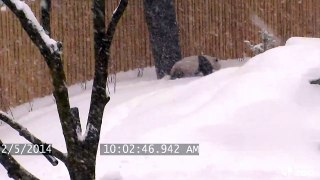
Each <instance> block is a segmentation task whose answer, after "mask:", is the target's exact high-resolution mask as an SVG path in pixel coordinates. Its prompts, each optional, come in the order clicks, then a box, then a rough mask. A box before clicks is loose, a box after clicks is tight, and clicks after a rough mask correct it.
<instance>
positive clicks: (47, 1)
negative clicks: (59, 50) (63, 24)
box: [40, 0, 51, 36]
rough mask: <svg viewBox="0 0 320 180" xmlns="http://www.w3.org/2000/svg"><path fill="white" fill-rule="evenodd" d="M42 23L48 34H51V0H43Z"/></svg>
mask: <svg viewBox="0 0 320 180" xmlns="http://www.w3.org/2000/svg"><path fill="white" fill-rule="evenodd" d="M40 5H41V25H42V27H43V29H44V30H45V31H46V34H47V35H48V36H50V34H51V26H50V12H51V0H41V2H40Z"/></svg>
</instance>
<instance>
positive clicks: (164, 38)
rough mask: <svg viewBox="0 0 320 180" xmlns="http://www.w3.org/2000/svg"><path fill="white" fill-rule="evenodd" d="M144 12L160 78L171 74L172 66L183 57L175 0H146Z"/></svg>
mask: <svg viewBox="0 0 320 180" xmlns="http://www.w3.org/2000/svg"><path fill="white" fill-rule="evenodd" d="M144 14H145V18H146V21H147V25H148V29H149V35H150V42H151V46H152V54H153V58H154V61H155V66H156V72H157V77H158V78H159V79H160V78H162V77H163V76H165V75H166V74H170V70H171V68H172V66H173V65H174V64H175V63H176V62H177V61H178V60H180V59H181V49H180V45H179V28H178V23H177V20H176V12H175V5H174V0H144Z"/></svg>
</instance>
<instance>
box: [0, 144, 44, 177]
mask: <svg viewBox="0 0 320 180" xmlns="http://www.w3.org/2000/svg"><path fill="white" fill-rule="evenodd" d="M2 144H3V143H2V141H1V140H0V164H2V165H3V167H4V168H5V169H6V170H7V171H8V176H9V177H10V178H13V179H23V180H39V179H38V178H37V177H35V176H34V175H32V174H31V173H30V172H28V171H27V170H26V169H24V168H23V167H22V166H21V165H20V164H19V163H18V162H17V161H16V160H15V159H14V158H13V157H12V156H11V155H10V154H9V153H8V151H6V150H4V149H3V148H2ZM3 152H4V153H3Z"/></svg>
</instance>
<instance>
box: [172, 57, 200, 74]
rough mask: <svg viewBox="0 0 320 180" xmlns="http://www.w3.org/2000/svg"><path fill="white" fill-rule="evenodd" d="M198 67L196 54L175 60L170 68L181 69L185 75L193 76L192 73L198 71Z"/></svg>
mask: <svg viewBox="0 0 320 180" xmlns="http://www.w3.org/2000/svg"><path fill="white" fill-rule="evenodd" d="M198 67H199V62H198V56H189V57H185V58H183V59H181V60H180V61H178V62H176V64H175V65H174V67H173V68H172V69H173V70H181V71H183V72H184V75H185V76H194V73H195V72H197V71H198Z"/></svg>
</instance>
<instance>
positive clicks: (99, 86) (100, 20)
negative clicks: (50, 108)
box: [85, 0, 128, 151]
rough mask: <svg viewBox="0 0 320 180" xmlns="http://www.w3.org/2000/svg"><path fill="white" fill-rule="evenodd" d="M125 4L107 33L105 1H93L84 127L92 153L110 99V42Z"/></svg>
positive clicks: (118, 10)
mask: <svg viewBox="0 0 320 180" xmlns="http://www.w3.org/2000/svg"><path fill="white" fill-rule="evenodd" d="M127 4H128V0H120V3H119V5H118V7H117V9H116V10H115V11H114V13H113V15H112V19H111V22H110V23H109V25H108V29H107V31H106V24H105V1H104V0H94V4H93V14H94V19H93V24H94V30H95V32H94V42H95V45H94V51H95V74H94V78H93V87H92V94H91V102H90V110H89V115H88V121H87V127H86V128H87V129H86V131H87V136H86V137H85V142H86V143H90V144H91V145H92V146H93V148H92V150H93V151H95V150H96V148H97V146H98V142H99V135H100V131H101V124H102V117H103V112H104V107H105V105H106V104H107V103H108V102H109V100H110V97H109V96H108V95H107V93H106V86H107V77H108V72H107V71H108V63H109V58H110V47H111V42H112V39H113V35H114V33H115V29H116V26H117V24H118V22H119V20H120V18H121V16H122V15H123V13H124V11H125V9H126V7H127Z"/></svg>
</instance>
